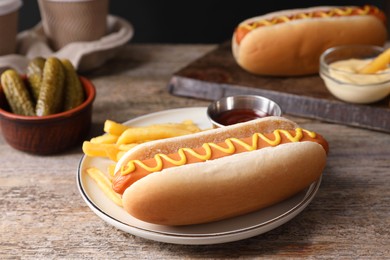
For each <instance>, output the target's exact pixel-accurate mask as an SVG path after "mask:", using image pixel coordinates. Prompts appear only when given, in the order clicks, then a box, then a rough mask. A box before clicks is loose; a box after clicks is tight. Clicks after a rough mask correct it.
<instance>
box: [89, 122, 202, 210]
mask: <svg viewBox="0 0 390 260" xmlns="http://www.w3.org/2000/svg"><path fill="white" fill-rule="evenodd" d="M200 131H201V129H200V128H199V127H198V126H197V125H195V124H194V123H193V121H191V120H185V121H183V122H181V123H165V124H153V125H150V126H144V127H130V126H126V125H123V124H120V123H116V122H114V121H112V120H106V121H105V122H104V132H105V134H103V135H100V136H96V137H94V138H91V139H90V140H89V141H84V143H83V146H82V149H83V152H84V154H85V155H87V156H91V157H106V158H108V159H110V160H112V161H114V162H117V161H119V160H120V158H121V157H122V156H123V155H124V154H125V153H126V152H127V151H129V150H130V149H132V148H134V147H135V146H137V145H138V144H140V143H144V142H148V141H151V140H156V139H163V138H168V137H174V136H180V135H186V134H191V133H196V132H200ZM115 166H116V164H115V163H113V164H110V165H109V166H108V167H107V174H105V173H103V172H102V171H100V170H99V169H97V168H95V167H91V168H88V169H87V170H86V172H87V174H88V175H89V176H90V177H91V178H92V179H93V180H94V181H95V182H96V183H97V185H98V186H99V188H100V189H101V190H102V191H103V192H104V193H105V194H106V195H107V197H108V198H109V199H111V200H112V201H113V202H114V203H116V204H117V205H119V206H122V199H121V197H120V195H118V194H117V193H116V192H114V191H113V189H112V183H111V181H112V178H113V176H114V174H115V172H114V171H115Z"/></svg>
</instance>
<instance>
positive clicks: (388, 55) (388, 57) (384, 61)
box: [359, 48, 390, 74]
mask: <svg viewBox="0 0 390 260" xmlns="http://www.w3.org/2000/svg"><path fill="white" fill-rule="evenodd" d="M389 63H390V48H389V49H387V50H386V51H384V52H382V53H381V54H379V55H378V56H377V57H376V58H375V59H373V60H372V61H371V62H370V63H368V64H367V65H366V66H364V67H363V68H362V69H361V70H360V71H359V73H362V74H373V73H375V72H378V71H380V70H384V69H386V68H387V67H388V65H389Z"/></svg>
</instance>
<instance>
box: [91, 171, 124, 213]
mask: <svg viewBox="0 0 390 260" xmlns="http://www.w3.org/2000/svg"><path fill="white" fill-rule="evenodd" d="M86 171H87V173H88V175H89V176H90V177H91V178H92V179H93V180H94V181H95V182H96V184H97V185H98V186H99V188H100V189H101V190H102V191H103V192H104V193H105V194H106V195H107V197H108V198H110V199H111V200H112V201H113V202H114V203H115V204H117V205H118V206H120V207H122V199H121V197H120V196H119V194H117V193H116V192H114V191H113V189H112V188H111V181H110V180H109V178H108V177H107V176H106V175H105V174H104V173H103V172H101V171H100V170H99V169H97V168H94V167H92V168H88V169H87V170H86Z"/></svg>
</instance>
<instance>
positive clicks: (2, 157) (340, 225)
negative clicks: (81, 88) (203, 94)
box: [0, 44, 390, 259]
mask: <svg viewBox="0 0 390 260" xmlns="http://www.w3.org/2000/svg"><path fill="white" fill-rule="evenodd" d="M213 48H215V46H214V45H137V44H130V45H128V46H126V47H125V48H124V49H123V50H121V53H120V55H118V57H117V58H115V59H113V60H111V61H109V62H108V63H106V64H105V65H104V66H103V67H101V68H100V69H98V70H95V71H93V72H91V73H89V74H87V75H86V76H87V77H89V78H90V79H91V80H92V81H93V83H94V84H95V86H96V88H97V97H96V100H95V103H94V110H93V128H92V130H91V134H90V135H91V137H92V136H96V135H99V134H101V133H102V127H103V122H104V121H105V120H106V119H112V120H114V121H118V122H123V121H126V120H128V119H131V118H133V117H136V116H139V115H143V114H146V113H149V112H155V111H161V110H165V109H170V108H180V107H192V106H207V105H208V101H205V100H196V99H190V98H183V97H177V96H172V95H170V94H169V93H168V92H167V84H168V82H169V80H170V77H171V76H172V74H173V73H174V72H175V71H177V70H179V69H180V68H182V67H183V66H185V65H186V64H188V63H190V62H191V61H193V60H195V59H196V58H198V57H200V56H202V55H203V54H204V53H206V52H208V51H210V50H212V49H213ZM286 117H288V118H290V119H293V120H296V121H297V122H298V123H300V124H302V125H303V126H304V127H306V128H309V129H312V130H315V131H318V132H320V133H321V134H323V135H324V136H325V137H326V138H327V140H328V141H329V143H330V148H331V150H330V154H329V158H328V163H327V166H326V169H325V171H324V177H323V181H322V184H321V187H320V190H319V191H318V193H317V195H316V197H315V198H314V200H313V201H312V203H311V204H310V205H309V206H308V207H307V208H306V209H305V210H304V211H303V212H302V213H300V214H299V215H298V216H297V217H295V218H294V219H292V220H291V221H289V222H287V223H286V224H284V225H282V226H280V227H278V228H276V229H274V230H271V231H269V232H267V233H264V234H262V235H259V236H256V237H253V238H249V239H246V240H242V241H236V242H230V243H226V244H214V245H202V246H200V245H196V246H194V245H176V244H166V243H161V242H154V241H149V240H146V239H143V238H140V237H135V236H133V235H131V234H128V233H125V232H123V231H120V230H118V229H117V228H115V227H113V226H111V225H109V224H107V223H106V222H104V221H103V220H102V219H100V218H99V217H97V216H96V215H95V214H94V213H93V212H92V211H91V210H90V209H89V207H88V206H87V205H86V204H85V202H84V201H83V199H82V198H81V196H80V194H79V191H78V189H77V185H76V170H77V166H78V164H79V161H80V159H81V156H82V151H81V145H80V146H78V147H75V148H74V149H72V150H70V151H68V152H65V153H62V154H59V155H53V156H34V155H30V154H26V153H22V152H19V151H16V150H14V149H12V148H10V147H9V146H8V145H7V144H6V143H5V141H4V139H3V138H2V136H1V135H0V172H1V174H0V197H1V199H0V210H1V217H0V218H1V222H0V234H1V235H0V258H1V259H4V258H6V259H8V258H12V259H13V258H23V259H25V258H27V259H40V258H44V259H48V258H72V259H75V258H77V259H78V258H100V259H112V258H130V259H142V258H162V259H175V258H176V259H177V258H237V257H249V258H254V257H256V258H257V257H264V258H278V259H279V258H316V257H319V258H325V259H328V258H337V259H339V258H341V259H356V258H362V259H367V258H372V259H381V258H383V259H384V258H387V257H390V246H389V242H390V231H389V230H390V207H389V206H390V189H389V184H390V170H389V166H390V136H389V135H388V134H386V133H381V132H375V131H369V130H363V129H358V128H352V127H347V126H343V125H337V124H330V123H324V122H320V121H316V120H309V119H304V118H298V117H292V116H289V115H286ZM389 120H390V119H389Z"/></svg>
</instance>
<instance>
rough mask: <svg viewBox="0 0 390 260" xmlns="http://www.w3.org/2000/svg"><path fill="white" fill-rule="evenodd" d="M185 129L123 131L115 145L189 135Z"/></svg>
mask: <svg viewBox="0 0 390 260" xmlns="http://www.w3.org/2000/svg"><path fill="white" fill-rule="evenodd" d="M191 133H192V132H191V131H188V130H185V129H178V128H172V127H167V126H159V127H156V126H149V127H135V128H129V129H127V130H126V131H124V132H123V133H122V134H121V135H120V136H119V138H118V141H117V142H116V143H117V144H129V143H137V142H142V141H144V140H157V139H165V138H169V137H174V136H181V135H187V134H191Z"/></svg>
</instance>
